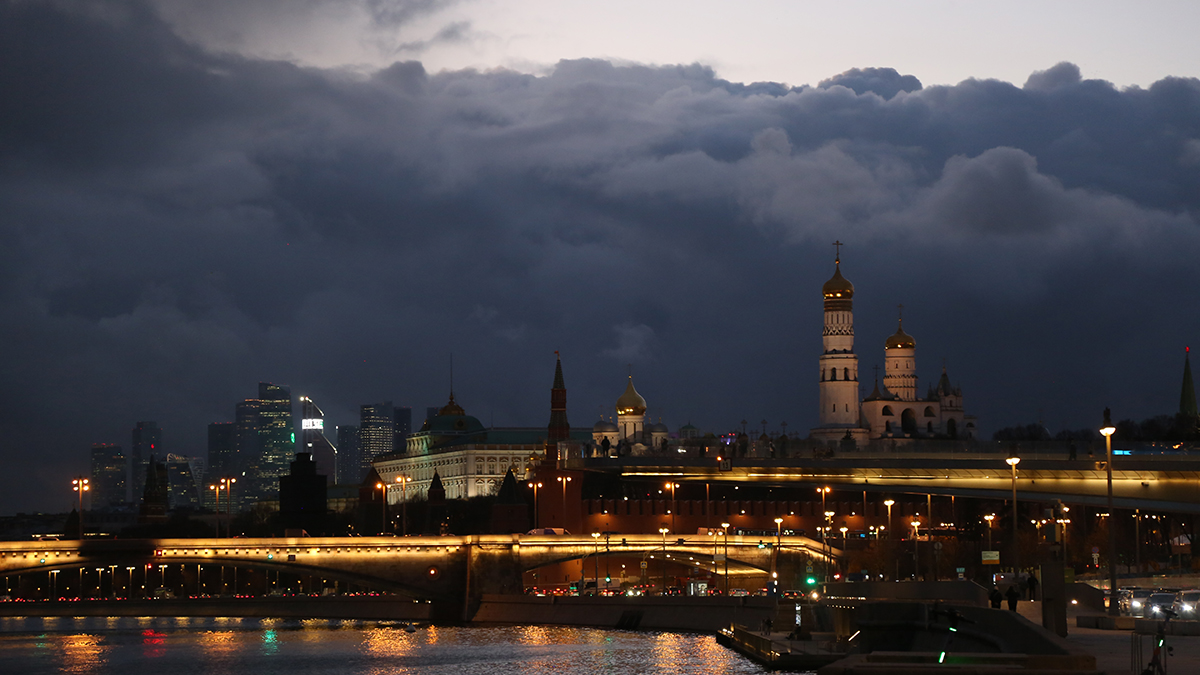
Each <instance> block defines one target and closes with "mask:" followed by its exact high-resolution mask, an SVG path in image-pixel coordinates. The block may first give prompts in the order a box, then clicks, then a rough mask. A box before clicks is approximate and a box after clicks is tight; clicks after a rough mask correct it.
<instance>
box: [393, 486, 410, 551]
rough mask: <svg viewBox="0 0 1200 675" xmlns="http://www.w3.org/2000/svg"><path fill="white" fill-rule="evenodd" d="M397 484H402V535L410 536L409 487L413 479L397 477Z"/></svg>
mask: <svg viewBox="0 0 1200 675" xmlns="http://www.w3.org/2000/svg"><path fill="white" fill-rule="evenodd" d="M396 482H397V483H399V484H400V535H401V536H403V537H407V536H408V490H407V486H408V484H409V483H411V482H412V478H410V477H408V476H404V475H401V476H396Z"/></svg>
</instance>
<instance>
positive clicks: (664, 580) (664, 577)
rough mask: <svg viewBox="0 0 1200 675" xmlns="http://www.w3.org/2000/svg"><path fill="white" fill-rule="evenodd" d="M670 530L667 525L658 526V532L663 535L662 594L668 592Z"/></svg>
mask: <svg viewBox="0 0 1200 675" xmlns="http://www.w3.org/2000/svg"><path fill="white" fill-rule="evenodd" d="M668 532H670V530H668V529H667V528H665V527H660V528H658V533H659V534H661V535H662V547H663V560H662V594H663V595H666V594H667V533H668Z"/></svg>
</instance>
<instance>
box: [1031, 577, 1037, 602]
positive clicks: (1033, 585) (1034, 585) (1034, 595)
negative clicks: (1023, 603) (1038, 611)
mask: <svg viewBox="0 0 1200 675" xmlns="http://www.w3.org/2000/svg"><path fill="white" fill-rule="evenodd" d="M1037 589H1038V580H1037V577H1035V576H1033V575H1032V574H1030V575H1029V599H1030V600H1037Z"/></svg>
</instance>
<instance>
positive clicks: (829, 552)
mask: <svg viewBox="0 0 1200 675" xmlns="http://www.w3.org/2000/svg"><path fill="white" fill-rule="evenodd" d="M826 489H828V488H826ZM822 501H824V500H822ZM832 527H833V511H826V512H825V530H824V531H823V532H822V533H821V548H822V549H826V552H825V583H829V559H830V558H832V557H833V546H831V545H830V544H829V530H830V528H832Z"/></svg>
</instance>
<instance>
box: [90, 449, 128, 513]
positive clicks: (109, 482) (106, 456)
mask: <svg viewBox="0 0 1200 675" xmlns="http://www.w3.org/2000/svg"><path fill="white" fill-rule="evenodd" d="M126 475H128V468H127V466H126V463H125V454H124V453H123V452H121V446H119V445H112V444H111V443H96V444H94V445H92V485H91V488H92V489H91V493H92V509H94V510H99V509H105V508H108V507H111V506H117V505H119V504H122V503H124V502H125V501H126V498H125V476H126Z"/></svg>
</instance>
